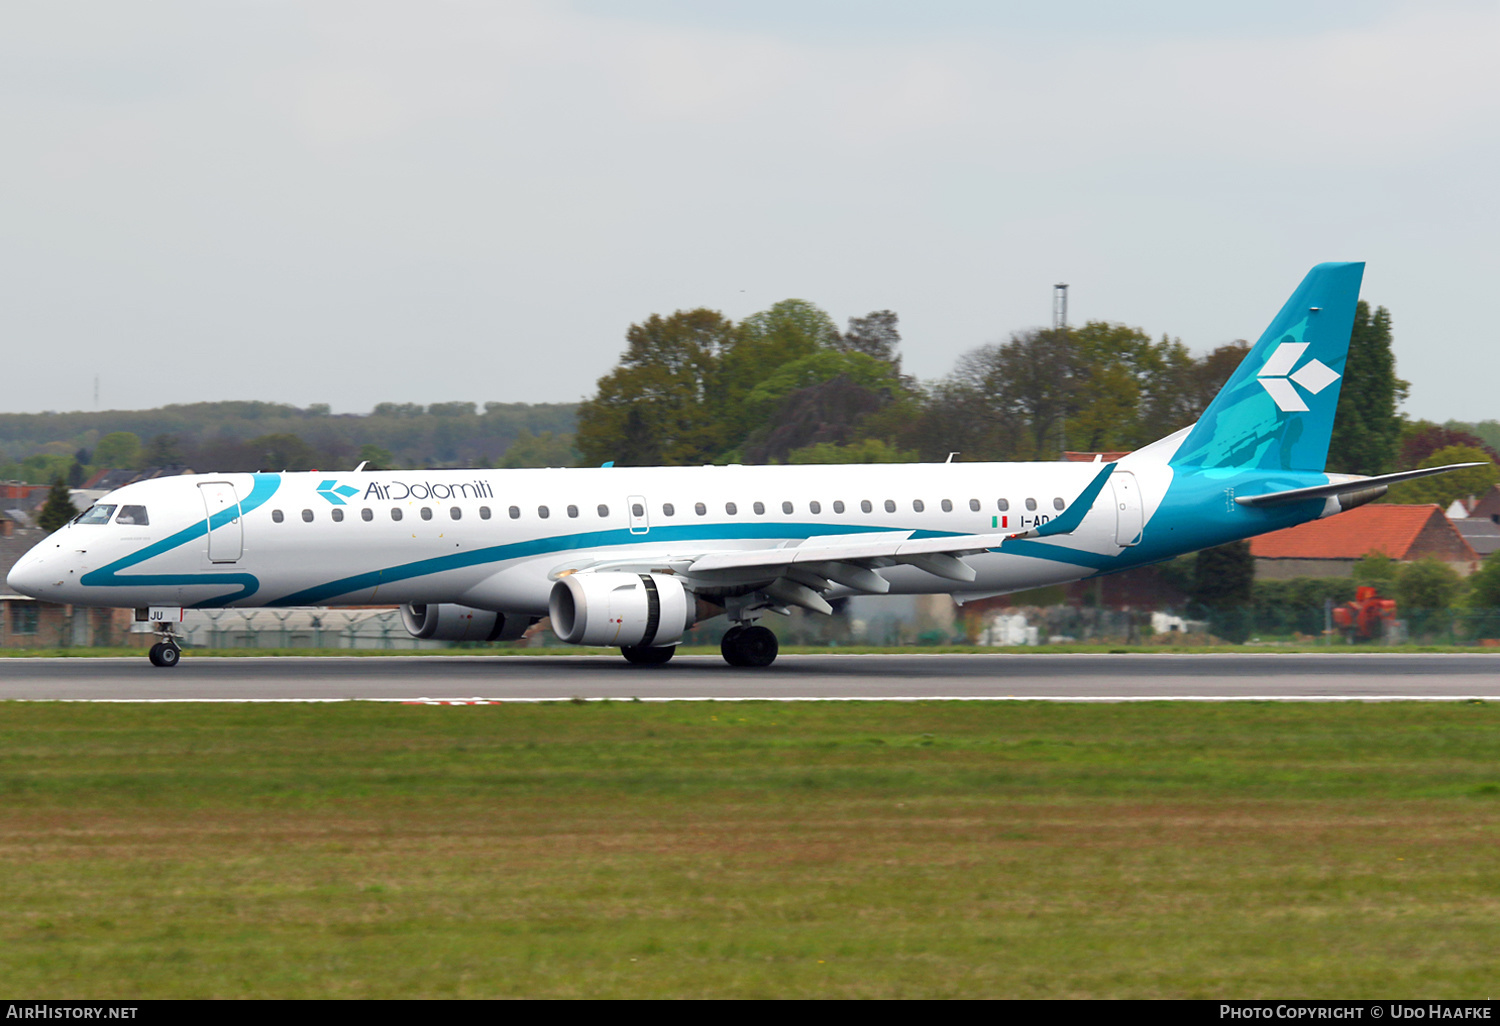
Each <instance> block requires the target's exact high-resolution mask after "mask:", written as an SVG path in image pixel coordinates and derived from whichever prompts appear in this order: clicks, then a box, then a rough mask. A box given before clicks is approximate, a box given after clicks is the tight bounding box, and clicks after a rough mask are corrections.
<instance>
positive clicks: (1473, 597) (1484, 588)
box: [1469, 556, 1500, 610]
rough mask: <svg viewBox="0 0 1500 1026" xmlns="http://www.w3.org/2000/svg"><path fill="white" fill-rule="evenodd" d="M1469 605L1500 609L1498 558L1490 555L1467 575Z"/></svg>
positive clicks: (1499, 569) (1477, 607)
mask: <svg viewBox="0 0 1500 1026" xmlns="http://www.w3.org/2000/svg"><path fill="white" fill-rule="evenodd" d="M1469 605H1470V606H1472V607H1474V608H1475V609H1496V610H1500V559H1496V558H1494V557H1493V556H1491V557H1490V558H1489V559H1487V560H1485V561H1484V564H1483V565H1482V566H1480V568H1479V569H1478V570H1476V571H1475V572H1474V573H1473V574H1472V575H1470V577H1469Z"/></svg>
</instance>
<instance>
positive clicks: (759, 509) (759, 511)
mask: <svg viewBox="0 0 1500 1026" xmlns="http://www.w3.org/2000/svg"><path fill="white" fill-rule="evenodd" d="M750 508H751V509H753V510H755V515H756V516H758V517H763V516H765V515H766V504H765V503H764V502H757V503H756V504H755V505H754V506H752V507H750Z"/></svg>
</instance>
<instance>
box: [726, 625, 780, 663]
mask: <svg viewBox="0 0 1500 1026" xmlns="http://www.w3.org/2000/svg"><path fill="white" fill-rule="evenodd" d="M780 648H781V646H780V645H779V644H778V643H777V641H776V635H774V634H772V633H771V631H770V630H769V629H767V628H765V627H761V626H760V625H759V624H752V625H746V624H738V625H736V626H734V627H731V628H729V630H728V631H726V632H725V633H724V638H723V640H722V641H720V642H719V651H720V652H722V653H723V654H724V661H725V662H726V663H728V664H729V665H730V666H770V665H771V664H772V663H774V662H775V661H776V653H777V652H778V651H779V650H780Z"/></svg>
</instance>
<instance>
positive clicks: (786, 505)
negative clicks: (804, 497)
mask: <svg viewBox="0 0 1500 1026" xmlns="http://www.w3.org/2000/svg"><path fill="white" fill-rule="evenodd" d="M781 512H783V513H785V514H787V515H788V516H791V513H792V504H791V503H790V502H783V503H782V504H781Z"/></svg>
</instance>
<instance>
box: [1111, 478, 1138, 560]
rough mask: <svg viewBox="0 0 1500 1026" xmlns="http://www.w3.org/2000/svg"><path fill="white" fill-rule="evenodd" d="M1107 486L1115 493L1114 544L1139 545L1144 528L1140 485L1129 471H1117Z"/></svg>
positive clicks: (1124, 545)
mask: <svg viewBox="0 0 1500 1026" xmlns="http://www.w3.org/2000/svg"><path fill="white" fill-rule="evenodd" d="M1109 486H1110V488H1112V489H1114V493H1115V544H1116V545H1119V546H1122V547H1128V546H1131V545H1139V544H1140V543H1141V532H1142V531H1143V530H1144V529H1145V526H1146V523H1145V513H1144V511H1143V509H1142V506H1141V486H1140V483H1139V482H1138V481H1136V479H1135V475H1134V474H1132V473H1131V472H1130V471H1128V470H1117V471H1115V472H1114V473H1113V474H1111V475H1109Z"/></svg>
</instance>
